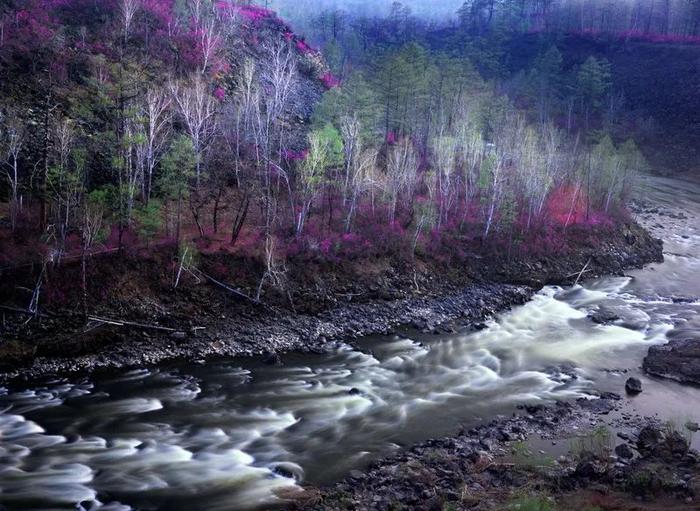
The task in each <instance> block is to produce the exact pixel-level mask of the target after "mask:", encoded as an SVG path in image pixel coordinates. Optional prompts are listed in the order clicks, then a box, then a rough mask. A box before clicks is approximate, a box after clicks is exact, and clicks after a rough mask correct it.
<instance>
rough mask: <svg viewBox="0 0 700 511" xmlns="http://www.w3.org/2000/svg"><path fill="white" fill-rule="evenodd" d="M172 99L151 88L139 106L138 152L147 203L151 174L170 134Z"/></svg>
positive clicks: (150, 190) (149, 195)
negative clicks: (141, 164)
mask: <svg viewBox="0 0 700 511" xmlns="http://www.w3.org/2000/svg"><path fill="white" fill-rule="evenodd" d="M171 104H172V99H171V98H170V97H169V96H168V95H167V94H166V93H165V91H164V90H163V89H160V88H151V89H149V90H148V91H147V92H146V96H145V102H144V104H142V105H141V115H140V116H141V125H140V126H139V130H140V132H141V135H142V136H141V137H140V140H139V146H140V147H138V150H139V151H140V152H141V153H142V156H141V158H140V159H141V160H142V161H143V162H144V174H145V178H144V190H143V196H144V198H145V200H146V202H148V201H149V200H150V199H151V194H152V193H153V173H154V171H155V168H156V166H157V165H158V163H159V162H160V159H161V157H162V156H163V151H164V150H165V146H166V143H167V141H168V135H169V133H170V121H171V120H172V112H171V110H170V106H171Z"/></svg>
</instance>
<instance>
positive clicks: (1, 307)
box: [0, 305, 54, 318]
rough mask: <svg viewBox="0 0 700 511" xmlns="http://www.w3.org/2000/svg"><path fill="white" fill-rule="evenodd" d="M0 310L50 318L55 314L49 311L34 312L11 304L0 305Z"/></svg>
mask: <svg viewBox="0 0 700 511" xmlns="http://www.w3.org/2000/svg"><path fill="white" fill-rule="evenodd" d="M0 310H3V311H7V312H12V313H15V314H21V315H23V316H34V317H39V318H50V317H53V316H54V315H53V314H50V313H47V312H34V311H31V310H28V309H21V308H19V307H11V306H9V305H0Z"/></svg>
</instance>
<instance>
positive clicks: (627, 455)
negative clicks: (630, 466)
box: [615, 444, 634, 460]
mask: <svg viewBox="0 0 700 511" xmlns="http://www.w3.org/2000/svg"><path fill="white" fill-rule="evenodd" d="M615 454H617V456H618V457H619V458H621V459H623V460H631V459H632V458H634V451H633V450H632V448H631V447H630V446H629V445H627V444H620V445H618V446H617V447H615Z"/></svg>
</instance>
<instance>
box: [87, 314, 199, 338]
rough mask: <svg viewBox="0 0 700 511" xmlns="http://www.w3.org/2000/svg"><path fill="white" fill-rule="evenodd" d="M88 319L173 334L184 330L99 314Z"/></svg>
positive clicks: (106, 323)
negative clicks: (105, 316) (100, 315)
mask: <svg viewBox="0 0 700 511" xmlns="http://www.w3.org/2000/svg"><path fill="white" fill-rule="evenodd" d="M88 319H89V320H90V321H94V322H96V323H101V324H103V325H112V326H124V327H134V328H141V329H143V330H157V331H159V332H168V333H171V334H174V333H176V332H181V331H182V330H178V329H177V328H170V327H167V326H160V325H148V324H146V323H137V322H135V321H125V320H123V319H112V318H101V317H99V316H88ZM203 329H204V327H194V328H192V330H203Z"/></svg>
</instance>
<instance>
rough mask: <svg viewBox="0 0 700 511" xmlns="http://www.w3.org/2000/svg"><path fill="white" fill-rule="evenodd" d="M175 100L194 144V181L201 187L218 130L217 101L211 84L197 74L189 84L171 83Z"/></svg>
mask: <svg viewBox="0 0 700 511" xmlns="http://www.w3.org/2000/svg"><path fill="white" fill-rule="evenodd" d="M170 91H171V94H172V97H173V98H174V100H175V103H176V104H177V107H178V110H179V112H180V116H181V118H182V121H183V123H184V125H185V128H186V130H187V134H188V136H189V137H190V140H191V141H192V147H193V148H194V155H195V179H196V182H197V187H198V188H199V185H200V180H201V174H202V161H203V155H204V151H205V150H206V149H207V147H208V146H209V143H210V142H211V140H212V138H213V137H214V135H215V133H216V128H217V109H216V100H215V99H214V97H213V96H212V95H211V93H210V91H209V86H208V84H207V83H206V82H205V81H204V79H203V78H202V77H201V76H199V75H197V76H194V77H192V78H191V79H190V80H188V81H187V82H183V83H176V82H172V83H171V84H170Z"/></svg>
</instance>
